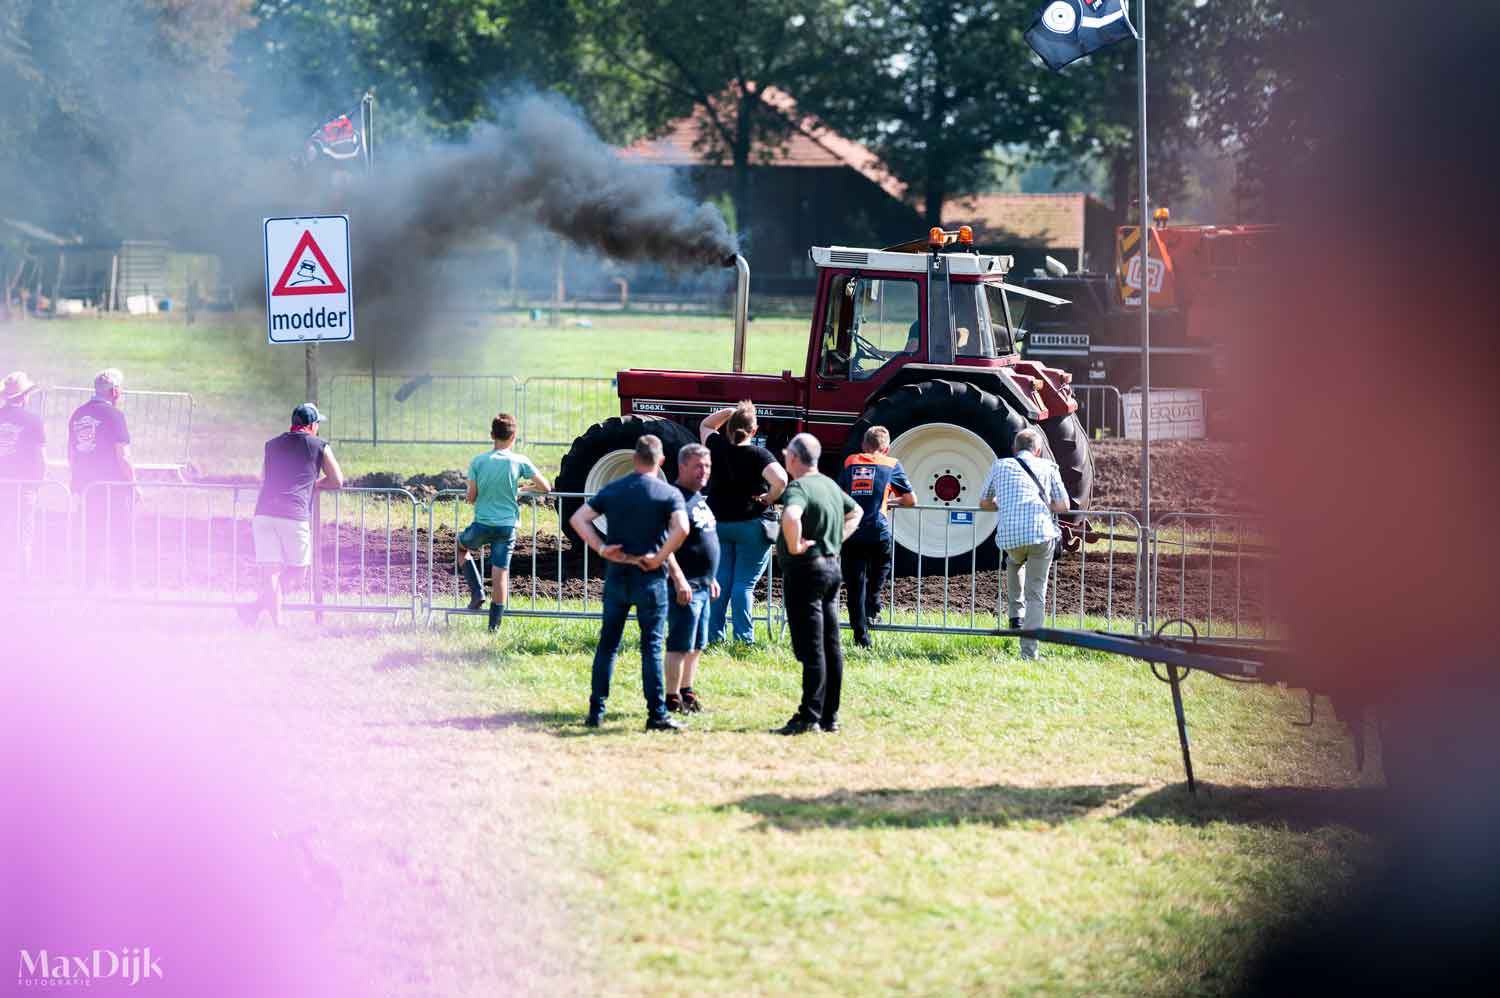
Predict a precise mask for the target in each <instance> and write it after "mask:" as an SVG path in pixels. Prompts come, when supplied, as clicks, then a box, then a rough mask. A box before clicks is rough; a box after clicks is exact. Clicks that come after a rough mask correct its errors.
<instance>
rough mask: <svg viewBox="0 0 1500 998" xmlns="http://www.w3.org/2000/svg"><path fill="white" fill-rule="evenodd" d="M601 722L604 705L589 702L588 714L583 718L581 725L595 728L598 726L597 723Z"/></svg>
mask: <svg viewBox="0 0 1500 998" xmlns="http://www.w3.org/2000/svg"><path fill="white" fill-rule="evenodd" d="M603 723H604V705H603V704H596V703H590V704H589V716H588V717H585V718H584V719H583V726H584V727H585V728H597V727H599V725H601V724H603Z"/></svg>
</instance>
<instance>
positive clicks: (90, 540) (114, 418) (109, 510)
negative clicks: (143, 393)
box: [68, 367, 135, 586]
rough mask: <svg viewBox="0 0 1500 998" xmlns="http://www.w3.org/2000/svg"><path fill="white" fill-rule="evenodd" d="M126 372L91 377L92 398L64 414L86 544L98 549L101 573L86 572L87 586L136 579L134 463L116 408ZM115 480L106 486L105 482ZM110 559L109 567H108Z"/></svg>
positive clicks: (121, 415) (112, 370) (125, 428)
mask: <svg viewBox="0 0 1500 998" xmlns="http://www.w3.org/2000/svg"><path fill="white" fill-rule="evenodd" d="M124 391H125V376H124V375H123V374H121V373H120V372H119V370H118V369H116V368H113V367H111V368H108V369H106V370H103V371H100V372H99V373H98V374H97V375H95V376H94V397H93V398H91V399H89V400H88V401H87V402H85V403H84V404H83V405H81V406H79V407H78V408H77V409H75V410H73V415H71V416H69V417H68V467H69V469H70V470H71V472H72V477H73V483H72V484H73V494H74V495H75V496H80V497H81V499H80V502H81V504H82V506H83V517H84V532H85V534H84V536H85V540H86V542H87V545H88V548H89V549H90V550H92V551H102V552H104V556H105V571H104V572H102V573H95V572H88V573H87V576H86V577H87V579H88V580H89V582H90V584H93V583H95V582H97V581H98V580H99V579H100V578H101V577H104V576H113V577H114V578H115V579H116V580H117V581H121V582H123V584H124V585H126V586H129V585H130V584H131V581H132V580H133V579H134V576H135V572H134V567H135V566H134V560H135V553H134V549H135V544H134V539H135V531H134V530H133V529H132V523H131V520H132V518H133V517H134V515H135V486H134V482H135V466H134V465H132V464H131V463H130V429H129V427H128V426H126V423H125V414H124V413H123V412H121V411H120V398H121V396H122V395H123V394H124ZM111 482H113V483H116V484H106V483H111ZM111 563H113V567H111Z"/></svg>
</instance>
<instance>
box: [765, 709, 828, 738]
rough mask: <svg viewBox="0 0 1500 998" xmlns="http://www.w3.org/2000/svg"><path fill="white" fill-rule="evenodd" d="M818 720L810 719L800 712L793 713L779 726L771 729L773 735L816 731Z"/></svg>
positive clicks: (802, 733) (803, 733) (801, 733)
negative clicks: (788, 719)
mask: <svg viewBox="0 0 1500 998" xmlns="http://www.w3.org/2000/svg"><path fill="white" fill-rule="evenodd" d="M818 730H819V728H818V722H817V721H811V720H808V719H807V718H805V717H803V716H802V715H801V714H794V715H793V716H792V719H791V720H790V721H788V722H786V723H785V724H783V725H782V726H781V727H779V728H775V729H773V730H772V732H771V734H773V735H805V734H807V733H808V732H809V731H818Z"/></svg>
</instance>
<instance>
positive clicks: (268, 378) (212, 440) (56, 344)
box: [0, 312, 808, 476]
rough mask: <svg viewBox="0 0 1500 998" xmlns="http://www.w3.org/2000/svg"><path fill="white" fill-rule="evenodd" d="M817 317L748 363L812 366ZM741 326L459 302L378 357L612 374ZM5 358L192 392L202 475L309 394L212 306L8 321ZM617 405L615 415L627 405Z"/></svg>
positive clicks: (679, 364)
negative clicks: (135, 315) (447, 317)
mask: <svg viewBox="0 0 1500 998" xmlns="http://www.w3.org/2000/svg"><path fill="white" fill-rule="evenodd" d="M578 322H588V323H590V324H591V325H590V326H588V327H583V326H579V325H577V323H578ZM807 328H808V326H807V321H806V320H804V319H787V318H770V317H768V318H764V319H758V320H756V321H754V322H752V323H751V327H750V334H749V351H748V369H749V370H752V371H759V372H766V373H779V372H780V371H782V370H784V369H791V370H797V371H800V370H802V369H803V367H804V366H805V364H806V353H807ZM732 337H733V330H732V328H731V325H730V320H729V317H728V316H727V315H725V316H712V315H678V314H644V313H625V314H620V313H608V312H588V313H585V312H565V313H564V321H563V324H562V325H561V326H560V327H553V326H552V325H550V324H549V323H548V322H547V321H546V320H542V321H536V322H534V321H532V320H530V319H529V318H528V313H526V312H514V313H502V314H499V315H495V316H486V317H473V316H469V315H463V314H457V313H455V314H454V316H453V318H452V320H451V323H448V324H443V323H439V324H438V331H437V332H435V333H433V334H431V335H430V336H428V337H427V339H426V340H425V341H424V342H423V343H421V344H420V345H418V346H416V347H414V348H413V349H412V350H411V354H412V357H411V359H407V360H402V361H392V362H391V366H390V367H389V368H388V367H386V366H385V365H384V364H381V363H380V362H379V360H380V359H379V357H378V356H377V367H378V369H379V370H381V371H382V372H385V373H403V374H422V373H430V374H490V375H512V376H516V377H591V378H601V377H602V378H609V377H613V376H614V374H615V372H617V371H620V370H623V369H625V368H629V367H666V368H681V369H699V370H708V371H714V370H727V369H728V368H729V363H730V353H731V343H732ZM369 364H370V357H369V352H368V349H367V345H366V344H364V343H359V342H357V343H355V344H351V345H344V344H328V345H324V346H322V347H320V348H319V370H320V375H321V378H320V380H321V382H322V383H323V385H324V386H327V385H328V384H329V380H330V379H331V378H333V377H334V376H336V375H338V374H340V373H355V374H365V373H367V372H368V371H369ZM0 366H3V367H4V369H5V370H7V371H8V370H14V369H16V368H21V369H24V370H26V371H27V372H28V373H30V374H31V376H32V378H34V379H35V380H37V381H39V382H41V383H44V384H58V385H86V384H88V382H89V379H90V378H91V377H92V376H93V374H94V372H96V371H97V370H99V369H100V368H103V367H119V368H120V369H122V370H123V371H124V372H125V376H126V381H127V387H128V388H134V389H141V390H155V391H185V392H188V393H190V394H192V395H193V397H194V402H195V409H194V427H195V432H194V435H193V441H192V453H193V457H194V464H195V465H197V467H198V469H199V470H200V472H202V473H203V474H206V475H220V474H254V473H257V472H258V471H259V461H260V447H261V444H262V443H263V442H264V440H265V439H266V438H267V437H269V436H271V435H273V434H275V433H278V432H280V431H281V430H282V429H284V428H285V427H284V426H283V424H284V423H285V422H286V414H287V413H289V412H290V411H291V409H292V406H294V405H296V404H297V403H298V402H301V401H303V399H304V398H305V385H306V377H305V370H304V361H303V350H302V349H301V348H300V347H295V346H274V347H273V346H270V345H268V344H267V343H266V338H265V328H264V325H263V324H262V322H261V320H260V319H259V318H258V317H256V316H253V315H244V316H235V317H227V316H214V315H202V316H199V318H198V320H197V321H195V322H193V323H186V322H184V321H182V320H181V319H180V318H173V319H167V318H150V319H145V318H142V319H77V320H65V321H53V322H42V321H32V322H26V323H9V324H0ZM327 401H328V400H327V399H325V403H326V402H327ZM361 401H362V403H363V404H364V406H365V408H364V410H363V411H364V412H365V413H366V414H367V413H368V403H367V402H363V400H361ZM413 404H414V405H415V404H416V403H413ZM543 404H545V405H547V407H548V408H551V407H553V405H554V404H553V403H552V402H550V400H547V401H542V400H539V406H538V408H541V407H542V405H543ZM556 407H558V408H560V410H561V411H560V413H559V415H560V419H559V420H558V422H559V423H560V424H579V425H578V430H575V431H573V432H575V433H576V432H580V431H581V430H582V429H583V428H586V427H587V425H588V423H589V422H592V419H593V417H594V415H595V413H594V408H596V407H591V408H590V409H589V411H588V412H584V411H583V409H582V408H581V407H580V406H578V405H577V404H576V403H574V402H571V401H570V400H568V399H562V400H561V401H560V402H558V403H556ZM612 411H613V412H615V413H618V405H617V404H616V405H615V406H614V407H613V409H612ZM453 415H454V418H455V419H457V418H461V417H462V416H463V415H464V414H462V413H454V414H453ZM492 415H493V412H490V411H476V412H474V413H472V422H473V424H474V426H475V430H474V435H475V436H476V437H477V438H480V439H483V438H484V437H485V435H486V434H487V433H488V426H489V417H490V416H492ZM329 416H330V429H331V430H332V431H333V432H334V434H335V435H338V434H339V432H340V430H339V428H338V427H337V421H338V418H339V414H338V412H337V411H334V410H332V409H330V412H329ZM366 418H368V416H367V415H366ZM563 428H564V429H566V428H568V427H567V426H564V427H563ZM523 432H524V428H523ZM343 435H345V436H352V434H349V433H344V434H343ZM365 436H368V434H365ZM339 453H340V456H341V459H342V461H343V463H344V465H345V468H346V470H347V471H350V472H351V473H352V474H356V475H357V474H363V473H365V472H370V471H394V472H397V473H399V474H401V475H403V476H410V475H413V474H433V473H436V472H439V471H443V470H445V469H450V468H457V469H462V468H463V467H466V466H467V463H468V459H469V458H470V457H472V456H473V454H474V453H475V448H474V447H472V446H456V447H439V446H424V445H401V444H391V445H389V446H381V447H379V448H374V447H369V446H359V445H351V446H349V447H347V448H343V449H342V450H341V451H340V452H339ZM561 456H562V451H561V450H560V449H558V448H544V449H542V450H541V451H539V453H538V456H537V460H538V461H540V462H542V463H543V464H544V465H546V466H547V467H550V468H553V469H555V468H556V466H557V462H558V461H559V460H561Z"/></svg>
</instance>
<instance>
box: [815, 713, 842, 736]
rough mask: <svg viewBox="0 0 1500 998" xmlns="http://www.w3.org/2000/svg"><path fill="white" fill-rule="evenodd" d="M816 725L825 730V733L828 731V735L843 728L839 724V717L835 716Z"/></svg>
mask: <svg viewBox="0 0 1500 998" xmlns="http://www.w3.org/2000/svg"><path fill="white" fill-rule="evenodd" d="M818 727H820V728H822V729H823V731H825V732H826V733H828V734H830V735H831V734H833V733H834V732H835V731H842V730H843V728H842V727H840V726H839V719H838V718H836V717H830V718H829V719H828V720H826V721H822V722H819V724H818Z"/></svg>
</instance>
